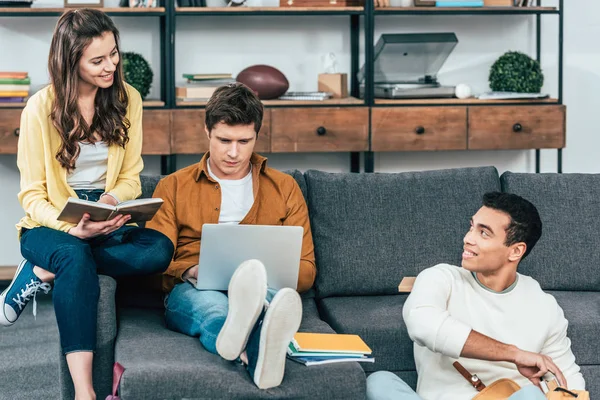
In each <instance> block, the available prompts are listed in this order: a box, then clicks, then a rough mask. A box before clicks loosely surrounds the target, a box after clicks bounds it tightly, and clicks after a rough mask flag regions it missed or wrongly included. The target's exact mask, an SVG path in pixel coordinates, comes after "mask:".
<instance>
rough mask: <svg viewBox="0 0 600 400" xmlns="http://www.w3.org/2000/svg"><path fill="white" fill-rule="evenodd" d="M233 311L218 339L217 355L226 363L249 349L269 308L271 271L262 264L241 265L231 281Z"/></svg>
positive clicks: (252, 262) (253, 261) (248, 262)
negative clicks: (266, 299) (251, 335)
mask: <svg viewBox="0 0 600 400" xmlns="http://www.w3.org/2000/svg"><path fill="white" fill-rule="evenodd" d="M228 289H229V291H228V292H227V296H228V298H229V311H228V313H227V318H226V319H225V323H224V324H223V328H221V331H220V332H219V336H217V352H218V353H219V355H220V356H221V357H223V358H224V359H226V360H235V359H236V358H238V357H239V356H240V354H241V353H242V352H243V351H244V349H245V348H246V344H247V343H248V337H249V336H250V332H252V329H253V328H254V325H255V324H256V321H257V320H258V317H259V316H260V313H261V312H262V310H263V308H264V305H265V297H266V296H267V271H266V270H265V266H264V265H263V263H261V262H260V261H258V260H248V261H244V262H243V263H241V264H240V266H239V267H238V268H237V269H236V270H235V272H234V273H233V276H232V277H231V280H230V281H229V288H228Z"/></svg>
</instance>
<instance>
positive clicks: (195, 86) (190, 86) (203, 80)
mask: <svg viewBox="0 0 600 400" xmlns="http://www.w3.org/2000/svg"><path fill="white" fill-rule="evenodd" d="M183 77H184V78H185V79H187V82H186V83H185V84H183V85H179V86H177V87H176V89H175V96H176V97H177V100H178V101H207V100H208V99H210V96H212V94H213V93H214V91H215V90H217V88H219V87H221V86H223V85H228V84H230V83H234V82H235V79H233V77H232V76H231V74H183Z"/></svg>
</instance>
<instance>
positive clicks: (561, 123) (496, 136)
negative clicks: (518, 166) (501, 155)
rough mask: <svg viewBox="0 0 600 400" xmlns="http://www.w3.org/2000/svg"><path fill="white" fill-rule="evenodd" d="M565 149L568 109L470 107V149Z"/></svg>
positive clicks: (550, 107) (562, 107) (554, 106)
mask: <svg viewBox="0 0 600 400" xmlns="http://www.w3.org/2000/svg"><path fill="white" fill-rule="evenodd" d="M564 146H565V106H563V105H543V106H514V107H513V106H501V107H487V106H482V107H469V145H468V147H469V149H470V150H483V149H485V150H500V149H558V148H562V147H564Z"/></svg>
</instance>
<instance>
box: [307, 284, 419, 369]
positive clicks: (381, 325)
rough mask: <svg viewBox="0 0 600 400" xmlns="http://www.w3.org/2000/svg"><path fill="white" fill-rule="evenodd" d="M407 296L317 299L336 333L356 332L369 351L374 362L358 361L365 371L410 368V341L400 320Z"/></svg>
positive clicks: (411, 362) (413, 367)
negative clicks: (371, 351)
mask: <svg viewBox="0 0 600 400" xmlns="http://www.w3.org/2000/svg"><path fill="white" fill-rule="evenodd" d="M407 297H408V295H394V296H352V297H328V298H326V299H322V300H320V301H319V311H320V312H321V317H322V318H323V319H324V320H325V321H326V322H327V323H328V324H329V325H330V326H331V327H332V328H333V329H335V331H336V332H338V333H350V334H356V335H359V336H360V337H361V338H362V339H363V340H364V341H365V343H367V345H368V346H369V347H370V348H371V350H373V356H374V357H375V363H374V364H368V363H362V364H361V366H362V367H363V368H364V369H365V371H367V372H372V371H381V370H386V371H414V370H415V361H414V355H413V344H412V341H411V340H410V337H409V336H408V332H407V330H406V325H405V324H404V320H403V319H402V307H403V306H404V302H405V301H406V298H407Z"/></svg>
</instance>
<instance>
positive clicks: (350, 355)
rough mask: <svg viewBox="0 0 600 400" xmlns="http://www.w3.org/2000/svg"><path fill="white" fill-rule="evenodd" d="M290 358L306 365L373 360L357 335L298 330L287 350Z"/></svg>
mask: <svg viewBox="0 0 600 400" xmlns="http://www.w3.org/2000/svg"><path fill="white" fill-rule="evenodd" d="M287 356H288V358H289V359H290V360H292V361H296V362H299V363H301V364H304V365H306V366H311V365H320V364H330V363H339V362H349V361H358V362H371V363H372V362H375V359H374V358H373V357H372V356H371V349H370V348H369V346H367V345H366V343H365V342H364V341H363V340H362V339H361V338H360V336H358V335H347V334H337V333H307V332H298V333H296V334H295V335H294V339H292V341H291V342H290V345H289V347H288V350H287Z"/></svg>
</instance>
